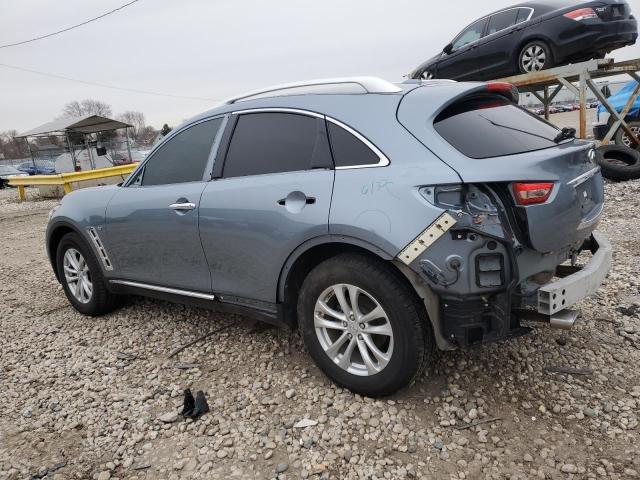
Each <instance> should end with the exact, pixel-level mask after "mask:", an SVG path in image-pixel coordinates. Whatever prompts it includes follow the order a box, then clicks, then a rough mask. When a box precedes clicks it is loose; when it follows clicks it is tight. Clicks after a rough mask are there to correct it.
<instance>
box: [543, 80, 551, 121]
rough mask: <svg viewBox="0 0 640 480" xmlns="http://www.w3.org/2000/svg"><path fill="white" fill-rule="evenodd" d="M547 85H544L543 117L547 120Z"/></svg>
mask: <svg viewBox="0 0 640 480" xmlns="http://www.w3.org/2000/svg"><path fill="white" fill-rule="evenodd" d="M549 102H550V100H549V87H544V102H543V103H544V119H545V120H549Z"/></svg>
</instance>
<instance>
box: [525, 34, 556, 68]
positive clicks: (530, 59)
mask: <svg viewBox="0 0 640 480" xmlns="http://www.w3.org/2000/svg"><path fill="white" fill-rule="evenodd" d="M551 67H553V57H552V54H551V49H550V48H549V46H548V45H547V44H546V43H544V42H543V41H541V40H534V41H533V42H529V43H527V44H526V45H525V46H524V47H522V50H520V55H519V56H518V69H519V70H520V72H521V73H533V72H539V71H540V70H545V69H547V68H551Z"/></svg>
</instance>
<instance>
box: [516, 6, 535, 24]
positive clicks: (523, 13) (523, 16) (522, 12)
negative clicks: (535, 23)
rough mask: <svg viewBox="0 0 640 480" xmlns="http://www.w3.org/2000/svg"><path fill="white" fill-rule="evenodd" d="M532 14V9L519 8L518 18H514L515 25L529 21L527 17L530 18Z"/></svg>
mask: <svg viewBox="0 0 640 480" xmlns="http://www.w3.org/2000/svg"><path fill="white" fill-rule="evenodd" d="M532 12H533V9H531V8H519V9H518V16H517V17H516V24H517V23H522V22H526V21H527V20H529V17H530V16H531V13H532Z"/></svg>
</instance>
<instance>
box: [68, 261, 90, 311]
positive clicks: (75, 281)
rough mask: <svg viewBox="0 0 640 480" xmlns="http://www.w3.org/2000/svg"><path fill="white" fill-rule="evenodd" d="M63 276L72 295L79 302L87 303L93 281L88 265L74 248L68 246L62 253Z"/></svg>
mask: <svg viewBox="0 0 640 480" xmlns="http://www.w3.org/2000/svg"><path fill="white" fill-rule="evenodd" d="M63 265H64V278H65V281H66V282H67V286H68V287H69V290H70V291H71V293H72V295H73V296H74V297H75V298H76V300H78V301H79V302H80V303H89V302H90V301H91V295H92V294H93V283H92V282H91V272H90V271H89V265H87V262H86V260H85V259H84V257H83V256H82V254H81V253H80V252H79V251H78V250H76V249H75V248H69V249H68V250H67V251H66V252H65V254H64V262H63Z"/></svg>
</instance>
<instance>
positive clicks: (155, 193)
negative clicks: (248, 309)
mask: <svg viewBox="0 0 640 480" xmlns="http://www.w3.org/2000/svg"><path fill="white" fill-rule="evenodd" d="M222 122H223V119H222V118H217V119H213V120H207V121H204V122H200V123H197V124H195V125H190V126H189V127H187V128H185V129H183V130H181V131H180V132H178V133H177V134H175V135H172V136H171V137H170V138H168V139H166V140H165V141H164V142H163V144H162V146H160V147H159V148H158V149H156V150H155V151H154V152H153V153H152V154H151V156H150V157H149V159H148V160H147V161H146V162H145V163H144V165H143V168H142V169H140V170H139V171H138V172H137V174H136V176H135V177H134V178H132V179H131V181H130V182H128V183H127V184H126V185H125V186H124V187H122V188H121V189H120V190H119V191H118V192H117V193H116V194H115V196H114V197H113V198H112V200H111V201H110V202H109V205H108V206H107V212H106V218H107V221H106V234H107V241H108V252H109V255H111V256H113V257H114V258H115V267H114V274H113V277H114V278H115V279H116V280H117V281H128V282H136V283H142V284H145V285H144V286H147V288H148V286H163V287H170V288H177V289H181V290H189V291H197V292H210V291H211V275H210V272H209V267H208V265H207V260H206V258H205V255H204V251H203V249H202V244H201V242H200V235H199V232H198V209H199V206H200V197H201V195H202V192H203V190H204V189H205V187H206V185H207V181H206V180H208V179H209V178H210V172H211V165H212V158H211V156H212V155H211V150H212V145H213V144H214V139H215V138H216V135H217V133H218V132H219V131H220V129H221V124H222ZM138 286H143V285H138Z"/></svg>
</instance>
